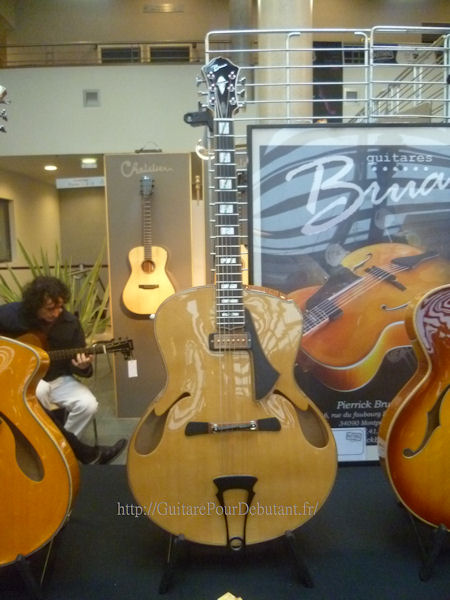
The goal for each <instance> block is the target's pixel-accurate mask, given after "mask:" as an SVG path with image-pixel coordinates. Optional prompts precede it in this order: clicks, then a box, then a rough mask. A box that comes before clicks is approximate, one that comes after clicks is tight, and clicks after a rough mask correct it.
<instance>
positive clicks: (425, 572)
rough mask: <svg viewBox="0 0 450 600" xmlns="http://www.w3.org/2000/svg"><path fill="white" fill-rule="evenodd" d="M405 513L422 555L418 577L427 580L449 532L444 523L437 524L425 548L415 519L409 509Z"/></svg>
mask: <svg viewBox="0 0 450 600" xmlns="http://www.w3.org/2000/svg"><path fill="white" fill-rule="evenodd" d="M407 513H408V516H409V520H410V522H411V525H412V528H413V530H414V533H415V535H416V538H417V543H418V545H419V549H420V554H421V557H422V566H421V567H420V569H419V577H420V579H421V581H428V580H429V579H430V577H431V575H432V573H433V568H434V565H435V563H436V560H437V558H438V556H439V553H440V551H441V548H442V545H443V543H444V540H445V538H446V536H447V535H448V533H449V532H448V531H447V528H446V527H445V525H442V524H441V525H439V527H437V528H436V529H434V530H433V532H432V534H431V542H432V543H431V545H430V546H429V547H428V548H427V547H426V545H425V543H424V540H423V537H422V536H421V534H420V532H419V529H418V527H417V523H416V519H415V518H414V516H413V515H412V514H411V513H410V512H409V511H407Z"/></svg>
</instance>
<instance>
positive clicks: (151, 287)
mask: <svg viewBox="0 0 450 600" xmlns="http://www.w3.org/2000/svg"><path fill="white" fill-rule="evenodd" d="M139 288H140V289H141V290H156V288H159V285H158V284H157V283H154V284H142V285H140V286H139Z"/></svg>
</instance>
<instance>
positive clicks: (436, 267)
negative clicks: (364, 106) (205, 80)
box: [248, 124, 450, 461]
mask: <svg viewBox="0 0 450 600" xmlns="http://www.w3.org/2000/svg"><path fill="white" fill-rule="evenodd" d="M449 133H450V132H449V128H448V127H446V126H442V125H401V126H399V125H397V124H395V125H389V124H386V125H339V124H337V125H318V124H316V125H301V126H300V125H287V126H279V125H273V126H272V125H266V126H250V127H249V130H248V145H249V203H250V209H249V216H250V220H251V222H250V227H249V231H250V232H251V238H250V246H249V258H250V277H251V280H250V281H251V283H253V284H254V285H259V286H264V287H267V288H273V289H275V290H279V291H281V292H283V293H284V294H285V295H287V296H288V297H289V298H292V299H293V301H294V302H296V303H297V304H298V306H299V308H300V309H301V311H302V313H303V334H302V338H301V344H300V348H299V352H298V356H297V364H296V367H295V369H296V373H295V374H296V378H297V381H298V383H299V385H300V386H301V387H302V389H303V390H304V391H305V393H307V394H308V395H309V396H310V398H311V399H312V401H313V402H315V403H316V405H317V406H318V407H319V408H320V409H321V410H322V411H323V413H324V415H325V417H326V418H327V419H328V421H329V423H330V425H331V427H332V429H333V432H334V434H335V437H336V441H337V445H338V452H339V459H340V460H341V461H358V460H364V461H367V460H377V459H378V453H377V438H378V429H379V425H380V422H381V419H382V417H383V414H384V413H385V411H386V409H387V408H388V406H389V405H390V404H391V402H392V401H393V399H394V398H395V397H396V395H397V394H398V393H399V391H400V390H401V389H402V387H403V386H404V385H405V384H406V383H407V382H408V381H409V380H410V379H411V378H412V376H413V375H414V373H415V372H416V370H417V367H418V362H417V358H416V354H415V352H414V350H413V344H412V339H413V337H414V331H412V329H413V328H412V327H411V326H408V319H409V317H408V315H409V314H410V312H411V307H414V306H415V305H416V304H417V303H418V302H419V300H420V299H421V298H423V297H424V296H425V295H426V294H428V293H429V292H430V291H431V290H433V289H435V288H438V287H439V286H442V285H444V284H448V283H449V282H450V244H449V239H450V234H449V232H450V144H449V139H450V138H449Z"/></svg>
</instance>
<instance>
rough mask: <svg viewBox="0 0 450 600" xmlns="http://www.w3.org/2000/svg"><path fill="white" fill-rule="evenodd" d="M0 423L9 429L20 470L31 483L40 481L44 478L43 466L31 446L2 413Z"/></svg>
mask: <svg viewBox="0 0 450 600" xmlns="http://www.w3.org/2000/svg"><path fill="white" fill-rule="evenodd" d="M1 421H3V423H4V424H5V425H7V426H8V427H9V429H10V431H11V433H12V434H13V436H14V441H15V444H16V461H17V465H18V467H19V468H20V470H21V471H22V472H23V474H24V475H26V476H27V477H29V478H30V479H32V480H33V481H42V479H43V478H44V466H43V464H42V461H41V459H40V457H39V455H38V453H37V452H36V450H35V449H34V448H33V446H32V444H31V443H30V442H29V441H28V440H27V438H26V437H25V436H24V435H23V433H22V432H21V431H20V429H18V428H17V427H16V426H15V425H14V423H13V422H12V421H10V420H9V419H8V417H7V416H6V415H4V414H2V413H0V424H1Z"/></svg>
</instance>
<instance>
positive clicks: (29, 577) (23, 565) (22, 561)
mask: <svg viewBox="0 0 450 600" xmlns="http://www.w3.org/2000/svg"><path fill="white" fill-rule="evenodd" d="M52 547H53V540H51V541H50V542H49V543H48V545H47V548H46V551H45V556H44V562H43V565H42V568H41V572H40V577H39V579H37V578H36V575H35V574H34V573H33V570H32V568H31V565H30V561H29V559H28V558H26V557H25V556H22V555H21V554H19V555H18V556H17V558H16V560H15V562H14V563H13V564H14V566H15V567H16V569H17V571H18V572H19V575H20V577H21V578H22V581H23V583H24V585H25V588H26V590H27V592H28V593H29V595H30V597H31V598H32V599H33V600H43V598H44V596H43V592H42V585H43V583H44V578H45V575H46V573H47V567H48V565H49V559H50V554H51V551H52Z"/></svg>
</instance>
